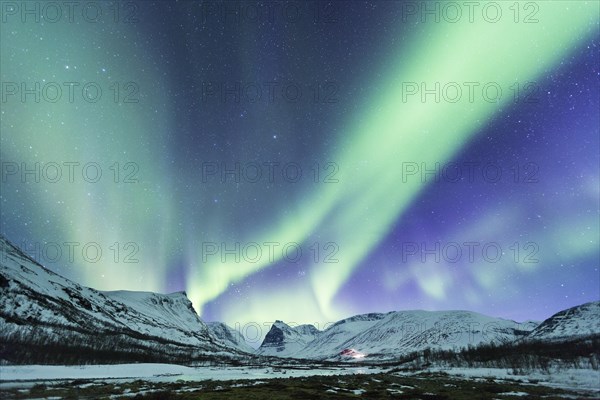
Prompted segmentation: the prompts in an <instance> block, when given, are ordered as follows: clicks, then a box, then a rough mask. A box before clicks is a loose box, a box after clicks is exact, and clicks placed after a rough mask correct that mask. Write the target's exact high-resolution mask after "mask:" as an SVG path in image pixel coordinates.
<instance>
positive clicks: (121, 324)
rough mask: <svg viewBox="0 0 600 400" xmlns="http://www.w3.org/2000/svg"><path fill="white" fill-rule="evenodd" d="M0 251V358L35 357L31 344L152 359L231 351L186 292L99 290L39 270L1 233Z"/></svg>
mask: <svg viewBox="0 0 600 400" xmlns="http://www.w3.org/2000/svg"><path fill="white" fill-rule="evenodd" d="M0 253H1V254H0V257H1V258H0V325H1V329H0V339H1V340H0V343H3V344H4V346H2V347H0V358H2V359H12V360H13V361H14V360H15V359H16V360H18V359H20V358H27V357H32V356H36V357H37V355H36V354H35V353H34V352H35V349H36V346H38V347H39V348H40V349H48V348H50V347H51V346H54V348H56V349H57V351H59V350H60V352H63V353H64V352H66V350H65V349H72V348H81V349H87V350H86V351H88V352H89V353H90V354H92V353H94V352H96V354H102V355H101V356H99V357H108V358H110V357H111V356H109V355H108V353H110V354H112V356H115V357H116V356H117V354H118V357H120V358H123V357H125V358H128V356H127V355H128V354H144V356H143V359H146V358H148V357H150V359H157V360H158V359H165V357H166V358H169V357H171V358H173V357H175V355H177V357H179V356H182V355H184V354H188V355H190V354H192V353H193V352H195V354H196V355H200V354H210V353H220V354H223V353H227V352H228V351H229V350H230V349H229V348H226V347H224V346H223V345H222V344H221V343H219V342H218V341H216V340H215V339H214V338H213V337H212V336H211V334H210V333H209V330H208V327H207V326H206V324H204V323H203V322H202V321H201V320H200V318H199V317H198V315H197V314H196V312H195V310H194V308H193V307H192V304H191V302H190V301H189V299H188V298H187V297H186V295H185V293H183V292H180V293H173V294H167V295H163V294H157V293H147V292H126V291H119V292H100V291H97V290H94V289H91V288H88V287H84V286H81V285H79V284H77V283H75V282H73V281H71V280H69V279H66V278H64V277H62V276H60V275H58V274H56V273H54V272H52V271H50V270H48V269H46V268H44V267H43V266H42V265H41V264H39V263H37V262H36V261H35V260H33V259H32V258H30V257H29V256H27V255H26V254H25V253H23V252H22V251H21V250H20V249H18V248H17V247H15V246H14V245H12V244H11V243H10V242H8V240H6V239H5V238H4V237H2V236H0ZM148 350H151V351H148ZM84 353H85V351H84ZM149 354H151V355H150V356H149ZM48 357H50V358H51V356H50V355H49V356H48ZM74 357H76V356H74ZM136 357H137V356H136Z"/></svg>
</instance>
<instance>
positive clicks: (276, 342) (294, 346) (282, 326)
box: [256, 321, 319, 357]
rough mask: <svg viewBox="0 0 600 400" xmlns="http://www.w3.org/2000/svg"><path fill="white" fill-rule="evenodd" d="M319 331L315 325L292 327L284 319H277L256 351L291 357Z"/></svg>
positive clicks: (268, 354)
mask: <svg viewBox="0 0 600 400" xmlns="http://www.w3.org/2000/svg"><path fill="white" fill-rule="evenodd" d="M318 333H319V330H318V329H317V328H315V327H314V326H313V325H300V326H296V327H291V326H289V325H287V324H286V323H284V322H282V321H275V323H274V324H273V325H272V326H271V329H270V330H269V332H267V335H266V336H265V339H264V340H263V342H262V344H261V345H260V347H259V348H258V349H257V350H256V353H257V354H260V355H265V356H278V357H290V356H293V355H294V354H296V353H297V352H298V351H300V350H302V349H303V348H305V347H306V345H307V344H308V343H309V342H311V341H313V340H314V339H315V338H316V337H317V335H318Z"/></svg>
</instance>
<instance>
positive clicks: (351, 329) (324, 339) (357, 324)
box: [294, 313, 386, 359]
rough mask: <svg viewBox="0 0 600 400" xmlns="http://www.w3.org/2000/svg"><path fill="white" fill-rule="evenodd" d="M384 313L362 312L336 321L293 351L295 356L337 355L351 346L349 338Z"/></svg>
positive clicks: (318, 357) (366, 327) (374, 322)
mask: <svg viewBox="0 0 600 400" xmlns="http://www.w3.org/2000/svg"><path fill="white" fill-rule="evenodd" d="M385 316H386V314H378V313H371V314H362V315H356V316H354V317H350V318H346V319H343V320H341V321H338V322H336V323H335V324H334V325H332V326H331V327H329V328H327V329H325V330H324V331H322V332H321V333H320V334H319V335H318V336H317V337H316V338H315V339H314V340H313V341H312V342H310V343H308V344H307V346H306V347H305V348H303V349H301V350H300V351H298V352H296V353H294V357H297V358H311V359H324V358H328V357H330V356H336V355H338V354H339V353H340V352H341V351H342V350H344V349H346V348H352V343H351V340H352V339H353V338H354V337H356V336H357V335H359V334H360V333H362V332H364V331H367V330H368V329H369V328H371V327H373V326H374V325H375V324H377V322H379V321H381V320H382V319H383V318H385Z"/></svg>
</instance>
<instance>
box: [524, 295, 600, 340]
mask: <svg viewBox="0 0 600 400" xmlns="http://www.w3.org/2000/svg"><path fill="white" fill-rule="evenodd" d="M592 335H600V301H594V302H590V303H585V304H581V305H579V306H575V307H571V308H568V309H566V310H563V311H560V312H558V313H556V314H554V315H553V316H551V317H550V318H548V319H546V320H545V321H544V322H542V323H541V324H539V325H538V326H537V327H536V328H535V329H534V330H533V331H532V332H531V333H530V334H529V335H527V337H526V339H527V340H544V341H551V340H552V341H553V340H564V339H574V338H581V337H586V336H592Z"/></svg>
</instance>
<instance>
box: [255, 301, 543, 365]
mask: <svg viewBox="0 0 600 400" xmlns="http://www.w3.org/2000/svg"><path fill="white" fill-rule="evenodd" d="M536 325H537V323H535V322H529V323H525V324H518V323H516V322H514V321H508V320H504V319H500V318H493V317H488V316H485V315H482V314H478V313H475V312H469V311H397V312H390V313H387V314H364V315H357V316H355V317H351V318H347V319H344V320H341V321H339V322H337V323H336V324H334V325H333V326H331V327H330V328H328V329H326V330H324V331H323V332H317V334H316V336H315V337H314V339H313V340H312V341H310V342H307V343H305V344H304V342H303V341H299V340H292V338H294V337H295V336H293V334H294V333H295V332H294V330H293V329H292V330H291V332H290V329H288V330H285V329H282V328H281V327H282V326H283V327H287V325H285V324H283V323H282V322H278V323H276V324H274V325H273V328H271V331H270V332H269V334H268V335H267V337H266V338H265V342H266V343H263V345H261V349H263V348H267V349H272V348H274V349H275V351H272V352H270V353H268V354H269V355H276V356H280V357H294V358H308V359H330V360H339V359H341V360H343V359H345V358H347V355H348V354H350V355H352V356H353V355H356V354H365V355H367V356H369V358H371V359H373V358H378V359H389V358H394V357H397V356H398V355H401V354H407V353H410V352H413V351H418V350H423V349H425V348H436V349H460V348H463V347H468V346H476V345H478V344H481V343H492V342H494V343H507V342H512V341H515V340H517V339H518V338H520V337H523V336H525V335H526V334H528V333H529V332H530V331H532V330H533V329H534V328H535V327H536ZM270 336H271V337H270ZM342 353H343V354H342ZM265 354H267V353H266V352H265ZM353 357H354V356H353ZM354 358H357V357H354Z"/></svg>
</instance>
